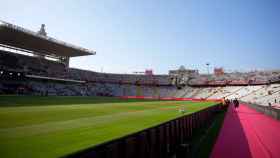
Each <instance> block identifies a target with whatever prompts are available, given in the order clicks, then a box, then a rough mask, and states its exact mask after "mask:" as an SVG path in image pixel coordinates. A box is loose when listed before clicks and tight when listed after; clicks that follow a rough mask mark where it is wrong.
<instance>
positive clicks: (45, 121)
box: [0, 96, 216, 158]
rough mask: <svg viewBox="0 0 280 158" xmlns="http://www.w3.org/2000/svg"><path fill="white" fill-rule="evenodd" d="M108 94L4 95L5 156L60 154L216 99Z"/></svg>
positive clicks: (0, 105) (0, 102) (0, 126)
mask: <svg viewBox="0 0 280 158" xmlns="http://www.w3.org/2000/svg"><path fill="white" fill-rule="evenodd" d="M215 104H216V103H211V102H189V101H155V100H135V99H129V100H123V99H117V98H106V97H38V96H37V97H35V96H0V153H1V157H3V158H14V157H17V158H20V157H24V158H27V157H28V158H38V157H40V158H44V157H46V158H50V157H60V156H63V155H66V154H70V153H72V152H75V151H79V150H81V149H85V148H88V147H92V146H94V145H97V144H100V143H103V142H106V141H109V140H112V139H115V138H118V137H122V136H125V135H127V134H130V133H133V132H137V131H139V130H143V129H145V128H148V127H151V126H155V125H157V124H160V123H162V122H166V121H168V120H171V119H174V118H176V117H179V116H182V115H183V114H182V113H179V112H178V110H179V107H180V106H184V107H185V109H186V113H184V115H187V114H189V113H192V112H195V111H198V110H201V109H203V108H206V107H209V106H212V105H215Z"/></svg>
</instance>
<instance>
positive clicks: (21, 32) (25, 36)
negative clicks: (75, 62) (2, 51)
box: [0, 20, 96, 57]
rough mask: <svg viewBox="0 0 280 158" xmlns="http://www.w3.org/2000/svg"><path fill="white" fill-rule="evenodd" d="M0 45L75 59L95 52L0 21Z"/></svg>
mask: <svg viewBox="0 0 280 158" xmlns="http://www.w3.org/2000/svg"><path fill="white" fill-rule="evenodd" d="M0 44H4V45H8V46H12V47H16V48H21V49H25V50H29V51H33V52H36V53H41V54H45V55H50V56H65V57H76V56H85V55H95V54H96V52H95V51H92V50H88V49H85V48H82V47H78V46H75V45H72V44H69V43H66V42H63V41H59V40H57V39H54V38H51V37H48V36H43V35H39V34H38V33H36V32H33V31H30V30H27V29H24V28H22V27H19V26H16V25H13V24H10V23H7V22H4V21H1V20H0Z"/></svg>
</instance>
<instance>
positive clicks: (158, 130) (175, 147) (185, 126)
mask: <svg viewBox="0 0 280 158" xmlns="http://www.w3.org/2000/svg"><path fill="white" fill-rule="evenodd" d="M221 108H224V109H225V108H226V107H224V106H221V104H217V105H214V106H211V107H208V108H206V109H202V110H200V111H198V112H195V113H192V114H188V115H184V116H181V117H179V118H176V119H173V120H170V121H167V122H164V123H161V124H159V125H157V126H153V127H150V128H147V129H144V130H141V131H139V132H136V133H133V134H129V135H127V136H124V137H121V138H117V139H114V140H111V141H108V142H105V143H102V144H99V145H96V146H93V147H91V148H88V149H85V150H81V151H78V152H75V153H72V154H70V155H66V156H64V157H63V158H77V157H79V158H144V157H145V158H156V157H160V158H171V157H174V156H176V158H183V157H191V155H192V152H194V149H193V145H192V144H190V142H191V141H190V140H191V138H192V136H193V134H194V133H195V131H196V130H197V129H200V128H203V127H209V126H210V125H211V123H212V121H213V119H214V117H215V115H216V114H217V112H219V111H220V110H221Z"/></svg>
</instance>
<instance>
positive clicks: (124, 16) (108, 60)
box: [0, 0, 280, 74]
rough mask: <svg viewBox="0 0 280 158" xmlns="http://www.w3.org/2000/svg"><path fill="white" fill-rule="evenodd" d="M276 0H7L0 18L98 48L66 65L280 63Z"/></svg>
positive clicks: (135, 67) (129, 67)
mask: <svg viewBox="0 0 280 158" xmlns="http://www.w3.org/2000/svg"><path fill="white" fill-rule="evenodd" d="M279 8H280V1H278V0H98V1H97V0H44V1H41V0H22V1H20V0H18V1H15V0H9V1H3V2H1V6H0V19H2V20H4V21H7V22H11V23H14V24H17V25H19V26H23V27H25V28H28V29H31V30H34V31H37V30H39V28H40V25H41V24H42V23H44V24H46V29H47V33H48V35H49V36H52V37H55V38H58V39H61V40H63V41H66V42H69V43H73V44H76V45H79V46H82V47H85V48H89V49H93V50H96V51H97V55H95V56H87V57H78V58H73V59H72V60H71V61H70V66H71V67H78V68H83V69H90V70H94V71H101V69H103V71H104V72H113V73H132V72H133V71H144V70H145V69H153V70H154V72H155V73H158V74H164V73H167V72H168V70H170V69H176V68H178V67H179V66H180V65H184V66H185V67H186V68H194V69H199V70H200V71H201V72H206V66H205V63H206V62H210V63H211V68H213V67H224V68H225V69H226V70H243V71H244V70H252V69H279V68H280V62H279V61H280V29H279V28H280V18H279V17H280V9H279Z"/></svg>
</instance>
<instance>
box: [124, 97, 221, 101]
mask: <svg viewBox="0 0 280 158" xmlns="http://www.w3.org/2000/svg"><path fill="white" fill-rule="evenodd" d="M119 98H121V99H152V100H170V101H172V100H174V101H198V102H201V101H210V102H222V100H221V99H202V98H176V97H146V96H120V97H119Z"/></svg>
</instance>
